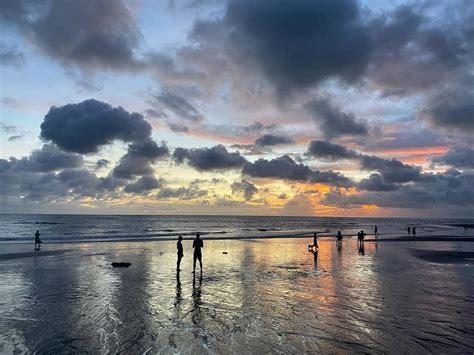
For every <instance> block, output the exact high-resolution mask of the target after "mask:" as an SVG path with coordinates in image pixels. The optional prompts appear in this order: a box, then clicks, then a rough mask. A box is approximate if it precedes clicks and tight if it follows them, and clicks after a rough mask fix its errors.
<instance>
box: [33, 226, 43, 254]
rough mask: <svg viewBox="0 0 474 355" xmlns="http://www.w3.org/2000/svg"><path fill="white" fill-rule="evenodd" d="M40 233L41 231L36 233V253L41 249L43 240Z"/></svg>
mask: <svg viewBox="0 0 474 355" xmlns="http://www.w3.org/2000/svg"><path fill="white" fill-rule="evenodd" d="M40 235H41V234H40V232H39V230H36V233H35V251H36V250H40V249H41V243H42V242H41V239H40Z"/></svg>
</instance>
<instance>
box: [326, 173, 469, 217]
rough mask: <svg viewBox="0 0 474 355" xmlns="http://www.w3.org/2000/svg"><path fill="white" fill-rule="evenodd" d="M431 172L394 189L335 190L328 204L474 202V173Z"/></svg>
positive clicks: (421, 206)
mask: <svg viewBox="0 0 474 355" xmlns="http://www.w3.org/2000/svg"><path fill="white" fill-rule="evenodd" d="M427 175H429V176H423V177H422V179H421V180H422V181H421V182H415V183H412V184H405V185H401V186H400V187H399V188H398V189H397V190H394V191H368V192H363V193H361V194H357V195H346V194H344V193H342V192H341V191H334V192H332V193H330V194H328V195H326V200H325V202H324V203H327V204H331V205H337V206H340V207H345V208H351V207H354V206H361V205H367V204H371V205H376V206H379V207H393V208H403V209H406V208H417V209H432V208H434V207H443V206H445V207H446V206H472V205H474V191H473V189H472V186H473V184H474V175H473V174H466V173H461V172H459V171H456V170H448V171H446V172H444V173H438V174H427Z"/></svg>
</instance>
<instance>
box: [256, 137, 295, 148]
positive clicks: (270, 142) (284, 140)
mask: <svg viewBox="0 0 474 355" xmlns="http://www.w3.org/2000/svg"><path fill="white" fill-rule="evenodd" d="M293 143H295V141H294V140H293V139H292V138H290V137H288V136H283V135H276V134H264V135H263V136H261V137H260V138H258V139H257V140H256V141H255V145H257V146H259V147H268V146H274V145H281V144H293Z"/></svg>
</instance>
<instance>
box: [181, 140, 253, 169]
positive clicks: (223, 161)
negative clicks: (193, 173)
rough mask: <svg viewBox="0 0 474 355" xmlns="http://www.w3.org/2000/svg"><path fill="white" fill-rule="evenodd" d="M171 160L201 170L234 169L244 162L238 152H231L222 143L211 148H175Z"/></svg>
mask: <svg viewBox="0 0 474 355" xmlns="http://www.w3.org/2000/svg"><path fill="white" fill-rule="evenodd" d="M173 160H174V161H175V162H176V163H178V164H181V163H183V162H187V163H188V164H189V165H190V166H192V167H193V168H195V169H197V170H202V171H207V170H227V169H235V168H239V167H241V166H242V165H244V164H245V162H246V160H245V158H244V157H242V156H241V155H240V153H238V152H235V153H231V152H229V151H227V149H226V148H225V147H224V146H223V145H216V146H214V147H212V148H193V149H186V148H176V149H175V150H174V152H173Z"/></svg>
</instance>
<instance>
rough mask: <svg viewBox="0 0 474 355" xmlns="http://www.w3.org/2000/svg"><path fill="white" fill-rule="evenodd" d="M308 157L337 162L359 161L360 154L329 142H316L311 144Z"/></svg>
mask: <svg viewBox="0 0 474 355" xmlns="http://www.w3.org/2000/svg"><path fill="white" fill-rule="evenodd" d="M306 155H308V156H311V157H313V158H317V159H322V160H329V161H337V160H341V159H357V158H358V157H359V153H357V152H356V151H354V150H350V149H347V148H346V147H344V146H342V145H339V144H335V143H331V142H328V141H322V140H314V141H311V142H310V143H309V146H308V149H307V151H306Z"/></svg>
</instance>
